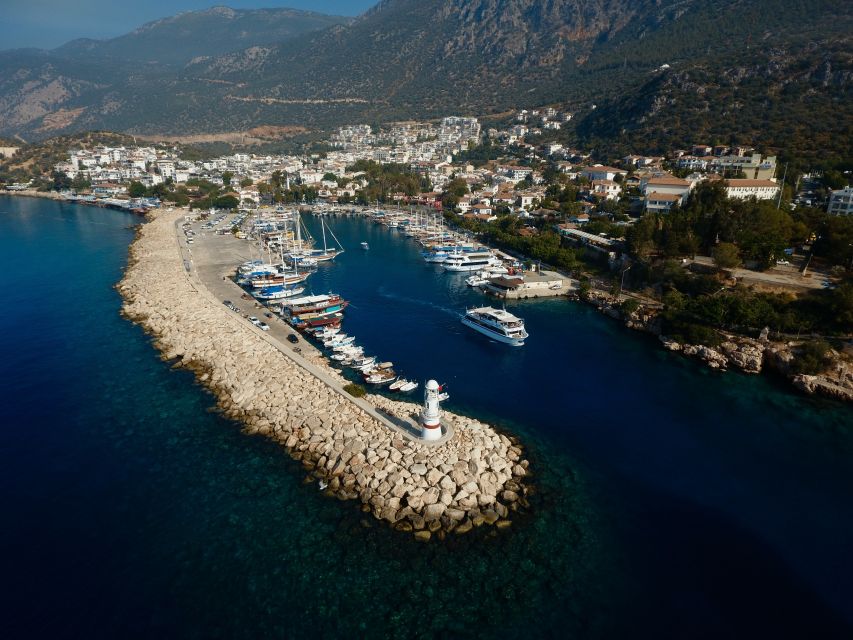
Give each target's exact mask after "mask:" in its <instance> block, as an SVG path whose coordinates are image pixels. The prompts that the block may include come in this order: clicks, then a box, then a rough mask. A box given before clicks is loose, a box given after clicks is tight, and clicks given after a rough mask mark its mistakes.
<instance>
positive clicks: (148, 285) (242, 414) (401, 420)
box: [118, 210, 529, 541]
mask: <svg viewBox="0 0 853 640" xmlns="http://www.w3.org/2000/svg"><path fill="white" fill-rule="evenodd" d="M185 214H186V211H183V210H176V211H174V212H171V211H162V210H161V211H158V212H156V213H153V214H150V215H149V222H148V223H147V224H145V225H142V227H141V228H140V231H139V234H138V237H137V239H136V240H135V242H134V244H133V245H132V247H131V257H130V261H129V265H128V269H127V271H126V273H125V277H124V279H123V280H122V282H121V283H120V285H119V286H118V289H119V291H120V293H121V294H122V296H123V298H124V300H125V303H124V307H123V310H124V313H125V315H126V316H127V317H129V318H130V319H132V320H134V321H135V322H138V323H139V324H141V325H142V326H143V327H144V328H145V329H146V330H147V331H148V332H149V333H150V334H151V335H152V336H153V337H154V339H155V345H156V347H157V348H158V349H159V350H160V351H161V353H162V356H163V358H164V359H168V360H170V361H172V360H174V361H176V362H178V363H179V364H180V366H183V367H186V368H188V369H190V370H192V371H194V372H195V374H196V376H197V378H198V380H199V381H200V382H201V383H202V384H204V385H205V386H207V387H208V388H209V389H210V390H211V391H212V392H213V393H214V394H215V396H216V397H217V401H218V405H219V407H220V409H221V410H222V412H223V414H224V415H225V416H226V417H228V418H231V419H234V420H236V421H238V422H240V423H241V424H242V425H243V426H244V428H245V430H246V431H247V432H248V433H254V434H260V435H264V436H266V437H269V438H272V439H274V440H276V441H277V442H279V443H280V444H281V445H282V446H283V448H284V449H285V450H286V451H287V453H288V454H289V455H290V456H291V457H293V458H294V459H297V460H300V461H301V462H302V465H303V467H304V469H305V470H306V473H308V474H309V477H310V478H312V479H313V480H315V481H320V480H322V481H323V485H321V486H323V487H324V491H326V492H327V493H328V494H329V495H330V496H337V497H339V498H341V499H345V500H357V501H359V502H360V503H361V504H362V509H363V510H365V511H369V512H371V513H372V514H373V515H374V517H375V518H377V519H381V520H384V521H386V522H387V523H388V524H389V525H391V526H393V527H394V528H395V529H397V530H399V531H403V532H409V533H411V534H412V535H414V537H415V538H416V539H417V540H421V541H425V540H429V539H430V537H432V536H437V537H439V538H443V537H444V536H446V535H447V534H448V533H450V532H454V533H460V534H461V533H466V532H468V531H470V530H471V529H472V528H475V527H478V526H480V525H482V524H484V523H487V524H495V525H496V526H497V527H499V528H502V527H505V526H507V525H508V524H509V523H510V520H511V517H512V516H513V514H514V513H515V512H516V511H517V510H519V509H524V508H526V506H527V500H526V494H527V487H526V485H525V478H526V476H527V475H528V468H529V463H528V462H527V460H525V459H524V457H523V455H524V451H523V448H522V447H521V446H520V445H519V443H518V442H517V441H516V440H515V439H511V438H510V437H508V436H507V435H504V434H500V433H498V432H497V431H495V430H494V429H493V428H492V427H491V426H489V425H487V424H484V423H482V422H480V421H478V420H475V419H472V418H468V417H465V416H461V415H457V414H454V413H452V412H448V411H443V412H442V416H441V424H442V426H443V427H444V429H445V434H444V436H445V437H443V438H442V439H441V440H440V441H438V442H436V443H425V442H423V441H421V440H419V439H417V438H416V437H411V436H412V434H411V433H408V434H407V433H406V431H407V430H408V429H409V425H411V421H414V420H416V416H417V415H418V412H419V409H420V406H419V405H417V404H415V403H413V402H405V401H396V400H391V399H389V398H386V397H384V396H380V395H368V396H366V397H365V398H364V399H362V400H361V401H357V399H355V398H353V397H352V396H350V395H349V394H348V393H347V392H346V391H344V390H343V383H344V382H345V380H344V379H343V377H342V376H340V374H339V373H338V372H337V371H335V370H334V369H333V368H332V367H330V366H329V365H328V364H326V363H325V362H324V360H323V359H322V358H319V356H317V357H316V360H315V357H314V353H313V352H312V350H311V348H309V347H308V343H307V342H306V341H304V340H303V339H302V338H300V339H299V342H298V344H297V345H295V346H298V347H299V348H300V350H301V353H300V352H297V351H295V350H294V349H293V346H291V345H286V344H285V342H283V341H282V340H281V337H282V336H285V337H286V335H287V334H286V333H284V332H285V331H286V328H285V327H284V326H283V323H280V321H278V320H276V321H272V320H271V322H270V325H271V326H270V331H269V332H262V331H261V330H260V329H258V328H257V327H255V326H253V325H252V324H250V323H249V322H247V321H246V320H245V319H244V318H243V317H242V316H241V315H239V314H237V313H235V312H234V311H232V310H231V309H229V308H228V307H226V306H225V305H224V304H223V300H222V298H223V297H224V296H225V295H228V296H229V298H230V299H236V300H240V302H239V304H241V305H244V306H245V307H246V308H247V309H248V308H250V307H249V306H248V304H247V303H246V302H245V301H244V300H242V299H241V298H240V297H239V296H238V295H237V292H236V290H235V289H234V288H233V287H236V285H234V284H233V283H230V285H229V280H228V279H227V278H225V279H223V278H224V273H223V269H224V265H225V264H226V261H227V263H230V265H232V266H233V265H234V264H235V262H234V261H233V260H232V257H231V256H230V255H229V252H232V251H239V249H238V248H237V245H236V244H232V243H240V242H241V241H240V240H238V239H237V238H234V237H233V236H231V235H217V234H214V233H205V234H199V235H197V236H196V238H195V242H194V243H193V244H192V246H190V243H189V242H188V241H187V240H186V239H184V238H183V237H182V236H181V235H180V234H178V233H177V224H178V222H179V221H180V220H182V219H183V217H184V215H185ZM251 304H254V303H251ZM407 422H409V425H407ZM407 436H409V437H407Z"/></svg>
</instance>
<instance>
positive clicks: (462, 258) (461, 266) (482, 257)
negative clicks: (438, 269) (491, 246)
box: [443, 251, 501, 271]
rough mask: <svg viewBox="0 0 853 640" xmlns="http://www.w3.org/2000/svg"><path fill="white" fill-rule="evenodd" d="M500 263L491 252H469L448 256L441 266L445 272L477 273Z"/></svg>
mask: <svg viewBox="0 0 853 640" xmlns="http://www.w3.org/2000/svg"><path fill="white" fill-rule="evenodd" d="M500 263H501V261H500V260H498V259H497V258H496V257H495V256H494V254H492V252H491V251H471V252H468V253H459V254H452V255H449V256H447V258H446V259H445V260H444V263H443V265H444V270H445V271H479V270H480V269H484V268H486V267H491V266H498V265H499V264H500Z"/></svg>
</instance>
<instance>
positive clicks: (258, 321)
mask: <svg viewBox="0 0 853 640" xmlns="http://www.w3.org/2000/svg"><path fill="white" fill-rule="evenodd" d="M249 322H251V323H252V324H253V325H255V326H256V327H259V326H260V325H261V321H260V320H258V319H257V318H256V317H255V316H250V317H249Z"/></svg>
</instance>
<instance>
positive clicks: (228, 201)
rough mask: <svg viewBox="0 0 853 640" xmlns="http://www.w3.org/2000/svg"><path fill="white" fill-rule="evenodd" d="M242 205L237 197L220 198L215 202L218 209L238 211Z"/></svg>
mask: <svg viewBox="0 0 853 640" xmlns="http://www.w3.org/2000/svg"><path fill="white" fill-rule="evenodd" d="M239 204H240V201H239V200H237V198H236V197H235V196H219V197H218V198H216V199H215V200H214V201H213V206H214V208H216V209H236V208H237V206H238V205H239Z"/></svg>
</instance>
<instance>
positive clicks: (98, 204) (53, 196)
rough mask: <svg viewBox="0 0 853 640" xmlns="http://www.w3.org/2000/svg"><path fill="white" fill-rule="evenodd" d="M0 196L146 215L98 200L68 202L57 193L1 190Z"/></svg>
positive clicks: (32, 190) (30, 190)
mask: <svg viewBox="0 0 853 640" xmlns="http://www.w3.org/2000/svg"><path fill="white" fill-rule="evenodd" d="M0 195H4V196H12V197H15V196H18V197H22V198H44V199H46V200H54V201H56V202H67V203H69V204H79V205H83V206H86V207H95V208H96V209H112V210H114V211H123V212H125V213H132V214H133V215H137V216H144V215H146V213H143V212H142V211H137V210H134V209H129V208H126V207H118V206H113V205H110V204H109V203H105V202H103V201H100V200H69V199H68V198H66V197H64V196H63V195H62V194H61V193H59V192H58V191H36V190H34V189H23V190H19V191H7V190H3V191H0Z"/></svg>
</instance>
